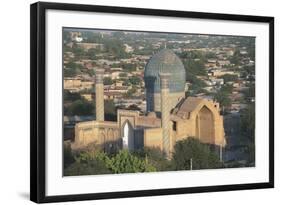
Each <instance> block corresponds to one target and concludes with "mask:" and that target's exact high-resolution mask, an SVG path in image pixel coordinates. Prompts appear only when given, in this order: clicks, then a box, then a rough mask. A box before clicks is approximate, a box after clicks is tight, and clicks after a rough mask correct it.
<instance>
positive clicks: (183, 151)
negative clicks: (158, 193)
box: [172, 137, 222, 170]
mask: <svg viewBox="0 0 281 205" xmlns="http://www.w3.org/2000/svg"><path fill="white" fill-rule="evenodd" d="M191 159H192V169H213V168H220V167H222V163H221V162H220V161H219V157H218V155H217V154H216V153H215V152H214V151H211V149H210V146H209V145H208V144H203V143H200V141H199V140H197V139H195V138H192V137H189V138H187V139H184V140H181V141H178V142H177V143H176V144H175V147H174V154H173V158H172V166H173V168H174V169H175V170H188V169H190V166H191Z"/></svg>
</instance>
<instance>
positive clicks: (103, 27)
mask: <svg viewBox="0 0 281 205" xmlns="http://www.w3.org/2000/svg"><path fill="white" fill-rule="evenodd" d="M30 20H31V38H30V41H31V44H30V45H31V127H30V129H31V141H30V143H31V159H30V160H31V176H30V180H31V181H30V185H31V187H30V192H31V194H30V198H31V200H32V201H34V202H38V203H43V202H59V201H74V200H90V199H107V198H121V197H138V196H153V195H167V194H184V193H196V192H212V191H228V190H243V189H258V188H273V187H274V18H273V17H264V16H246V15H230V14H215V13H201V12H186V11H171V10H155V9H141V8H125V7H108V6H94V5H79V4H62V3H46V2H45V3H43V2H39V3H35V4H32V5H31V18H30Z"/></svg>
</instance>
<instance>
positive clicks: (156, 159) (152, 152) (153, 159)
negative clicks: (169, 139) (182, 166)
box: [134, 147, 172, 171]
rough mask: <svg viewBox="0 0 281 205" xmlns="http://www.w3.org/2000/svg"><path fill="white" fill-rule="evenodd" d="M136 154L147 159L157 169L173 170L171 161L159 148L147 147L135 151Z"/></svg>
mask: <svg viewBox="0 0 281 205" xmlns="http://www.w3.org/2000/svg"><path fill="white" fill-rule="evenodd" d="M134 155H136V156H138V157H141V158H143V159H145V160H147V161H148V163H150V164H151V165H152V166H154V167H155V168H156V170H157V171H170V170H172V166H171V161H170V160H167V158H166V157H165V154H164V153H163V152H162V151H161V150H160V149H159V148H149V147H145V148H143V149H142V150H138V151H136V152H134Z"/></svg>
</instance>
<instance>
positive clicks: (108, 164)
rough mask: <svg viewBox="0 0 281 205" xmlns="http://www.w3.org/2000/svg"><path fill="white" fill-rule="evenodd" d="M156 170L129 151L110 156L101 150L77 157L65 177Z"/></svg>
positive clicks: (121, 151)
mask: <svg viewBox="0 0 281 205" xmlns="http://www.w3.org/2000/svg"><path fill="white" fill-rule="evenodd" d="M153 171H156V168H155V167H154V166H152V165H151V164H150V163H148V162H147V160H144V159H141V158H139V157H136V156H134V155H133V154H131V153H130V152H129V151H128V150H120V151H119V152H118V153H117V154H116V155H113V156H109V155H108V154H106V153H104V152H100V151H99V150H95V151H82V152H80V153H78V155H77V156H75V162H74V163H72V164H71V165H69V166H68V167H67V168H66V169H65V170H64V174H65V175H90V174H109V173H116V174H117V173H135V172H153Z"/></svg>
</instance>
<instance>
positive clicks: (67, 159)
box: [63, 144, 75, 168]
mask: <svg viewBox="0 0 281 205" xmlns="http://www.w3.org/2000/svg"><path fill="white" fill-rule="evenodd" d="M63 162H64V164H63V165H64V168H66V167H68V166H69V165H70V164H72V163H73V162H75V159H74V157H73V154H72V151H71V146H70V144H64V146H63Z"/></svg>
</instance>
